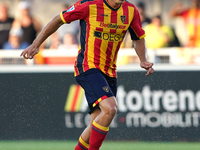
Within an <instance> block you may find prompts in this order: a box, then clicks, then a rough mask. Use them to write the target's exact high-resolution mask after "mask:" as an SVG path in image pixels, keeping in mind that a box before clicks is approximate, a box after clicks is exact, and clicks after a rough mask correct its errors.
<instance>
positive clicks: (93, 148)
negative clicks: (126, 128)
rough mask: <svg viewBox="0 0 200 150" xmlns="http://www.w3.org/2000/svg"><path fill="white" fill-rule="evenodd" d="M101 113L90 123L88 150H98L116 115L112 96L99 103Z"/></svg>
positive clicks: (115, 104) (114, 100) (115, 106)
mask: <svg viewBox="0 0 200 150" xmlns="http://www.w3.org/2000/svg"><path fill="white" fill-rule="evenodd" d="M99 107H100V108H101V113H100V114H99V115H98V116H97V117H96V118H95V120H94V121H93V123H92V131H91V136H90V141H89V143H90V145H89V150H99V148H100V147H101V145H102V143H103V141H104V139H105V138H106V135H107V133H108V130H109V126H110V123H111V122H112V120H113V118H114V117H115V115H116V113H117V102H116V99H115V97H114V96H112V97H109V98H106V99H104V100H103V101H101V102H100V103H99Z"/></svg>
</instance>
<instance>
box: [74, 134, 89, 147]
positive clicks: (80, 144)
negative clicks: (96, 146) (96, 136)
mask: <svg viewBox="0 0 200 150" xmlns="http://www.w3.org/2000/svg"><path fill="white" fill-rule="evenodd" d="M88 148H89V144H88V143H86V142H84V141H83V139H82V137H81V136H80V138H79V141H78V144H77V145H76V147H75V150H88Z"/></svg>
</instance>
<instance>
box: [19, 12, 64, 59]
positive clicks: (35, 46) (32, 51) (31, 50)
mask: <svg viewBox="0 0 200 150" xmlns="http://www.w3.org/2000/svg"><path fill="white" fill-rule="evenodd" d="M62 24H63V21H62V19H61V18H60V15H57V16H55V17H54V18H53V19H52V20H51V21H50V22H49V23H48V24H47V25H46V26H45V27H44V28H43V29H42V30H41V32H40V34H39V35H38V36H37V37H36V39H35V40H34V41H33V43H32V44H31V45H30V46H29V47H28V48H26V49H25V50H24V51H23V52H22V53H21V55H20V56H23V57H24V58H25V59H32V58H33V57H34V56H35V55H36V54H37V53H38V52H39V47H40V45H41V44H42V43H43V42H44V41H45V40H46V39H47V38H48V37H49V36H50V35H51V34H52V33H54V32H55V31H56V30H57V29H58V28H59V27H60V26H61V25H62Z"/></svg>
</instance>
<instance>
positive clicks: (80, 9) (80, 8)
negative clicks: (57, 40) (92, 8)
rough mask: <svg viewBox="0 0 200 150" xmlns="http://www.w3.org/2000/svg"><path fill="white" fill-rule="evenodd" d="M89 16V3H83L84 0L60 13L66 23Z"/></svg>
mask: <svg viewBox="0 0 200 150" xmlns="http://www.w3.org/2000/svg"><path fill="white" fill-rule="evenodd" d="M87 16H88V5H87V3H82V0H80V1H78V2H77V3H76V4H74V5H72V6H71V7H70V8H69V9H67V10H65V11H63V12H61V13H60V17H61V19H62V21H63V22H64V23H70V22H72V21H75V20H81V19H85V18H86V17H87Z"/></svg>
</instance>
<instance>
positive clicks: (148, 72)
mask: <svg viewBox="0 0 200 150" xmlns="http://www.w3.org/2000/svg"><path fill="white" fill-rule="evenodd" d="M152 73H154V69H153V68H149V69H148V70H147V73H146V76H149V75H151V74H152Z"/></svg>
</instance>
